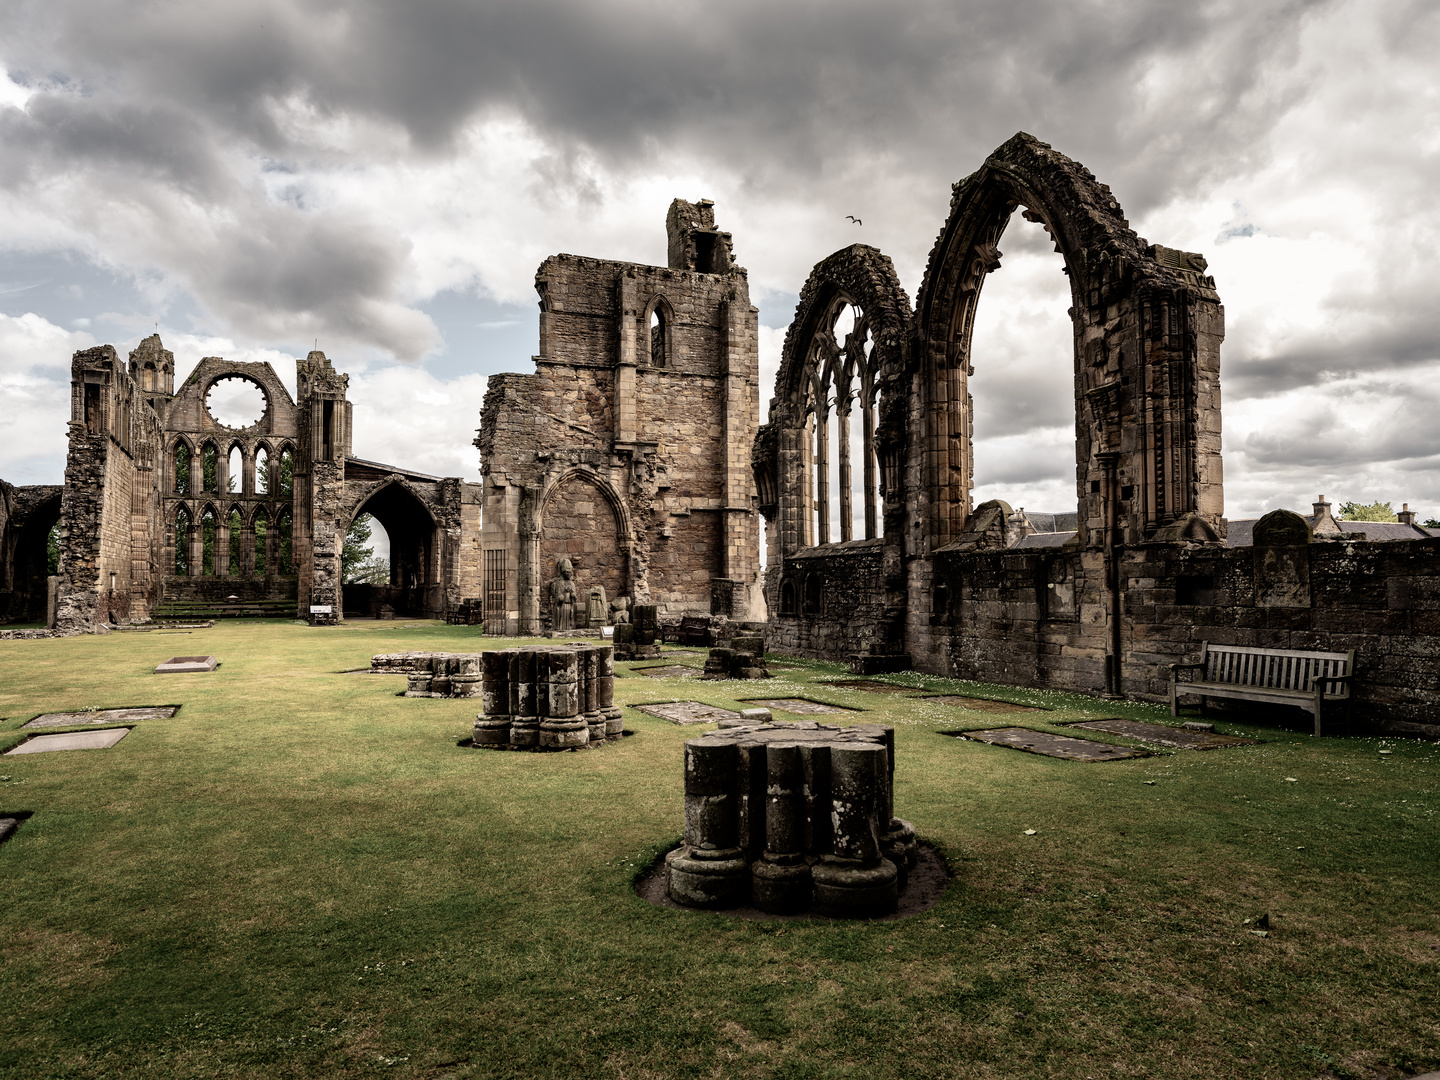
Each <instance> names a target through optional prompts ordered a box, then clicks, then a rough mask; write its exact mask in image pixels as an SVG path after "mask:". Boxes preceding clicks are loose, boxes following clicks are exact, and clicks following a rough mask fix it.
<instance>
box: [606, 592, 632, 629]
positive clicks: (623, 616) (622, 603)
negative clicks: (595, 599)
mask: <svg viewBox="0 0 1440 1080" xmlns="http://www.w3.org/2000/svg"><path fill="white" fill-rule="evenodd" d="M629 623H630V598H629V597H628V596H617V597H616V598H615V599H614V600H611V601H610V625H611V626H628V625H629Z"/></svg>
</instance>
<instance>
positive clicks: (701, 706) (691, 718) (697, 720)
mask: <svg viewBox="0 0 1440 1080" xmlns="http://www.w3.org/2000/svg"><path fill="white" fill-rule="evenodd" d="M630 707H631V708H632V709H639V710H640V711H641V712H643V713H648V714H649V715H650V716H658V717H660V719H661V720H669V721H670V722H671V723H672V724H714V723H718V722H719V721H721V720H739V719H740V714H739V713H738V712H732V711H731V710H730V709H719V708H716V707H715V706H714V705H706V704H705V703H704V702H700V701H671V702H661V703H659V704H656V705H632V706H630Z"/></svg>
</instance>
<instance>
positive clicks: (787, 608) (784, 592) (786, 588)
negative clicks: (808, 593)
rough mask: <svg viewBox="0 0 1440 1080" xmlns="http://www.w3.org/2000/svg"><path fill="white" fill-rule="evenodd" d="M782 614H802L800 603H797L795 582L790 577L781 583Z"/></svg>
mask: <svg viewBox="0 0 1440 1080" xmlns="http://www.w3.org/2000/svg"><path fill="white" fill-rule="evenodd" d="M780 614H781V615H798V614H800V608H799V605H798V604H796V603H795V582H793V581H791V580H790V579H789V578H786V579H785V580H784V581H782V582H781V583H780Z"/></svg>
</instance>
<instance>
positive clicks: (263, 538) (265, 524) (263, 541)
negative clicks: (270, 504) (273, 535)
mask: <svg viewBox="0 0 1440 1080" xmlns="http://www.w3.org/2000/svg"><path fill="white" fill-rule="evenodd" d="M254 529H255V576H256V577H268V576H269V574H270V549H269V546H268V544H269V540H270V518H269V516H268V515H267V514H266V513H265V511H264V510H261V511H260V512H259V513H257V514H256V515H255V524H254Z"/></svg>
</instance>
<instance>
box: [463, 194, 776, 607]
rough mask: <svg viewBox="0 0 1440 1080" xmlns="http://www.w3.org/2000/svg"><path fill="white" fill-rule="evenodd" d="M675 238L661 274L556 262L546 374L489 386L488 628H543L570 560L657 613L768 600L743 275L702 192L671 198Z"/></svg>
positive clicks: (483, 448)
mask: <svg viewBox="0 0 1440 1080" xmlns="http://www.w3.org/2000/svg"><path fill="white" fill-rule="evenodd" d="M666 232H667V240H668V256H669V258H668V262H669V265H668V266H663V267H662V266H644V265H641V264H638V263H626V262H616V261H611V260H602V259H587V258H580V257H577V256H574V255H556V256H552V257H551V258H549V259H546V260H545V262H544V263H542V264H541V266H540V269H539V271H538V272H537V273H536V275H535V289H536V291H537V292H538V293H539V294H540V355H538V356H536V357H535V358H534V360H535V373H534V374H533V375H518V374H505V375H496V376H493V377H491V379H490V385H489V390H488V392H487V393H486V395H485V404H484V407H483V409H482V411H481V426H480V434H479V437H478V438H477V439H476V440H475V445H476V446H477V447H478V448H479V449H480V456H481V471H482V472H483V473H484V484H485V496H484V497H485V509H484V529H483V534H482V546H483V548H484V559H485V585H484V590H485V600H486V621H487V625H490V626H492V627H493V628H495V629H500V628H501V627H502V626H503V629H504V630H505V632H508V633H535V632H537V631H539V630H541V629H542V628H543V627H544V625H545V623H546V612H545V611H544V610H543V609H544V607H545V605H544V604H542V602H541V594H542V592H543V590H544V586H545V583H546V582H547V581H548V580H549V579H550V577H551V576H552V574H553V572H554V566H555V564H556V562H557V561H558V560H559V559H560V558H562V557H564V558H569V559H570V560H571V562H572V564H573V566H574V568H575V576H576V580H577V582H578V584H579V586H580V588H581V591H582V593H583V592H584V591H585V590H587V589H589V588H590V587H592V586H594V585H601V586H603V587H604V588H605V590H606V595H607V596H608V597H611V598H613V597H616V596H619V595H628V596H631V597H632V598H633V599H634V600H635V601H636V602H638V603H653V604H656V605H658V606H659V608H660V610H661V611H662V612H668V613H687V612H688V613H713V614H723V615H727V616H735V617H742V618H743V617H745V616H746V615H748V614H749V613H750V609H751V604H752V601H757V600H758V599H759V597H758V575H759V531H758V517H757V511H756V505H755V494H754V480H753V477H752V475H751V471H750V466H749V445H750V443H751V441H752V440H753V439H754V433H755V429H756V424H757V420H758V415H759V389H758V385H757V379H758V368H759V354H758V329H757V322H756V311H755V309H754V308H753V307H751V306H750V293H749V283H748V281H747V278H746V273H745V270H744V269H743V268H742V267H739V266H736V265H735V262H734V252H733V250H732V247H731V240H730V234H729V233H725V232H721V231H720V230H718V229H717V228H716V227H715V213H714V207H713V206H712V204H711V203H710V202H709V201H708V200H701V201H700V202H699V203H689V202H686V201H684V200H683V199H676V200H675V201H674V202H673V203H672V204H671V206H670V211H669V214H668V215H667V218H666Z"/></svg>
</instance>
